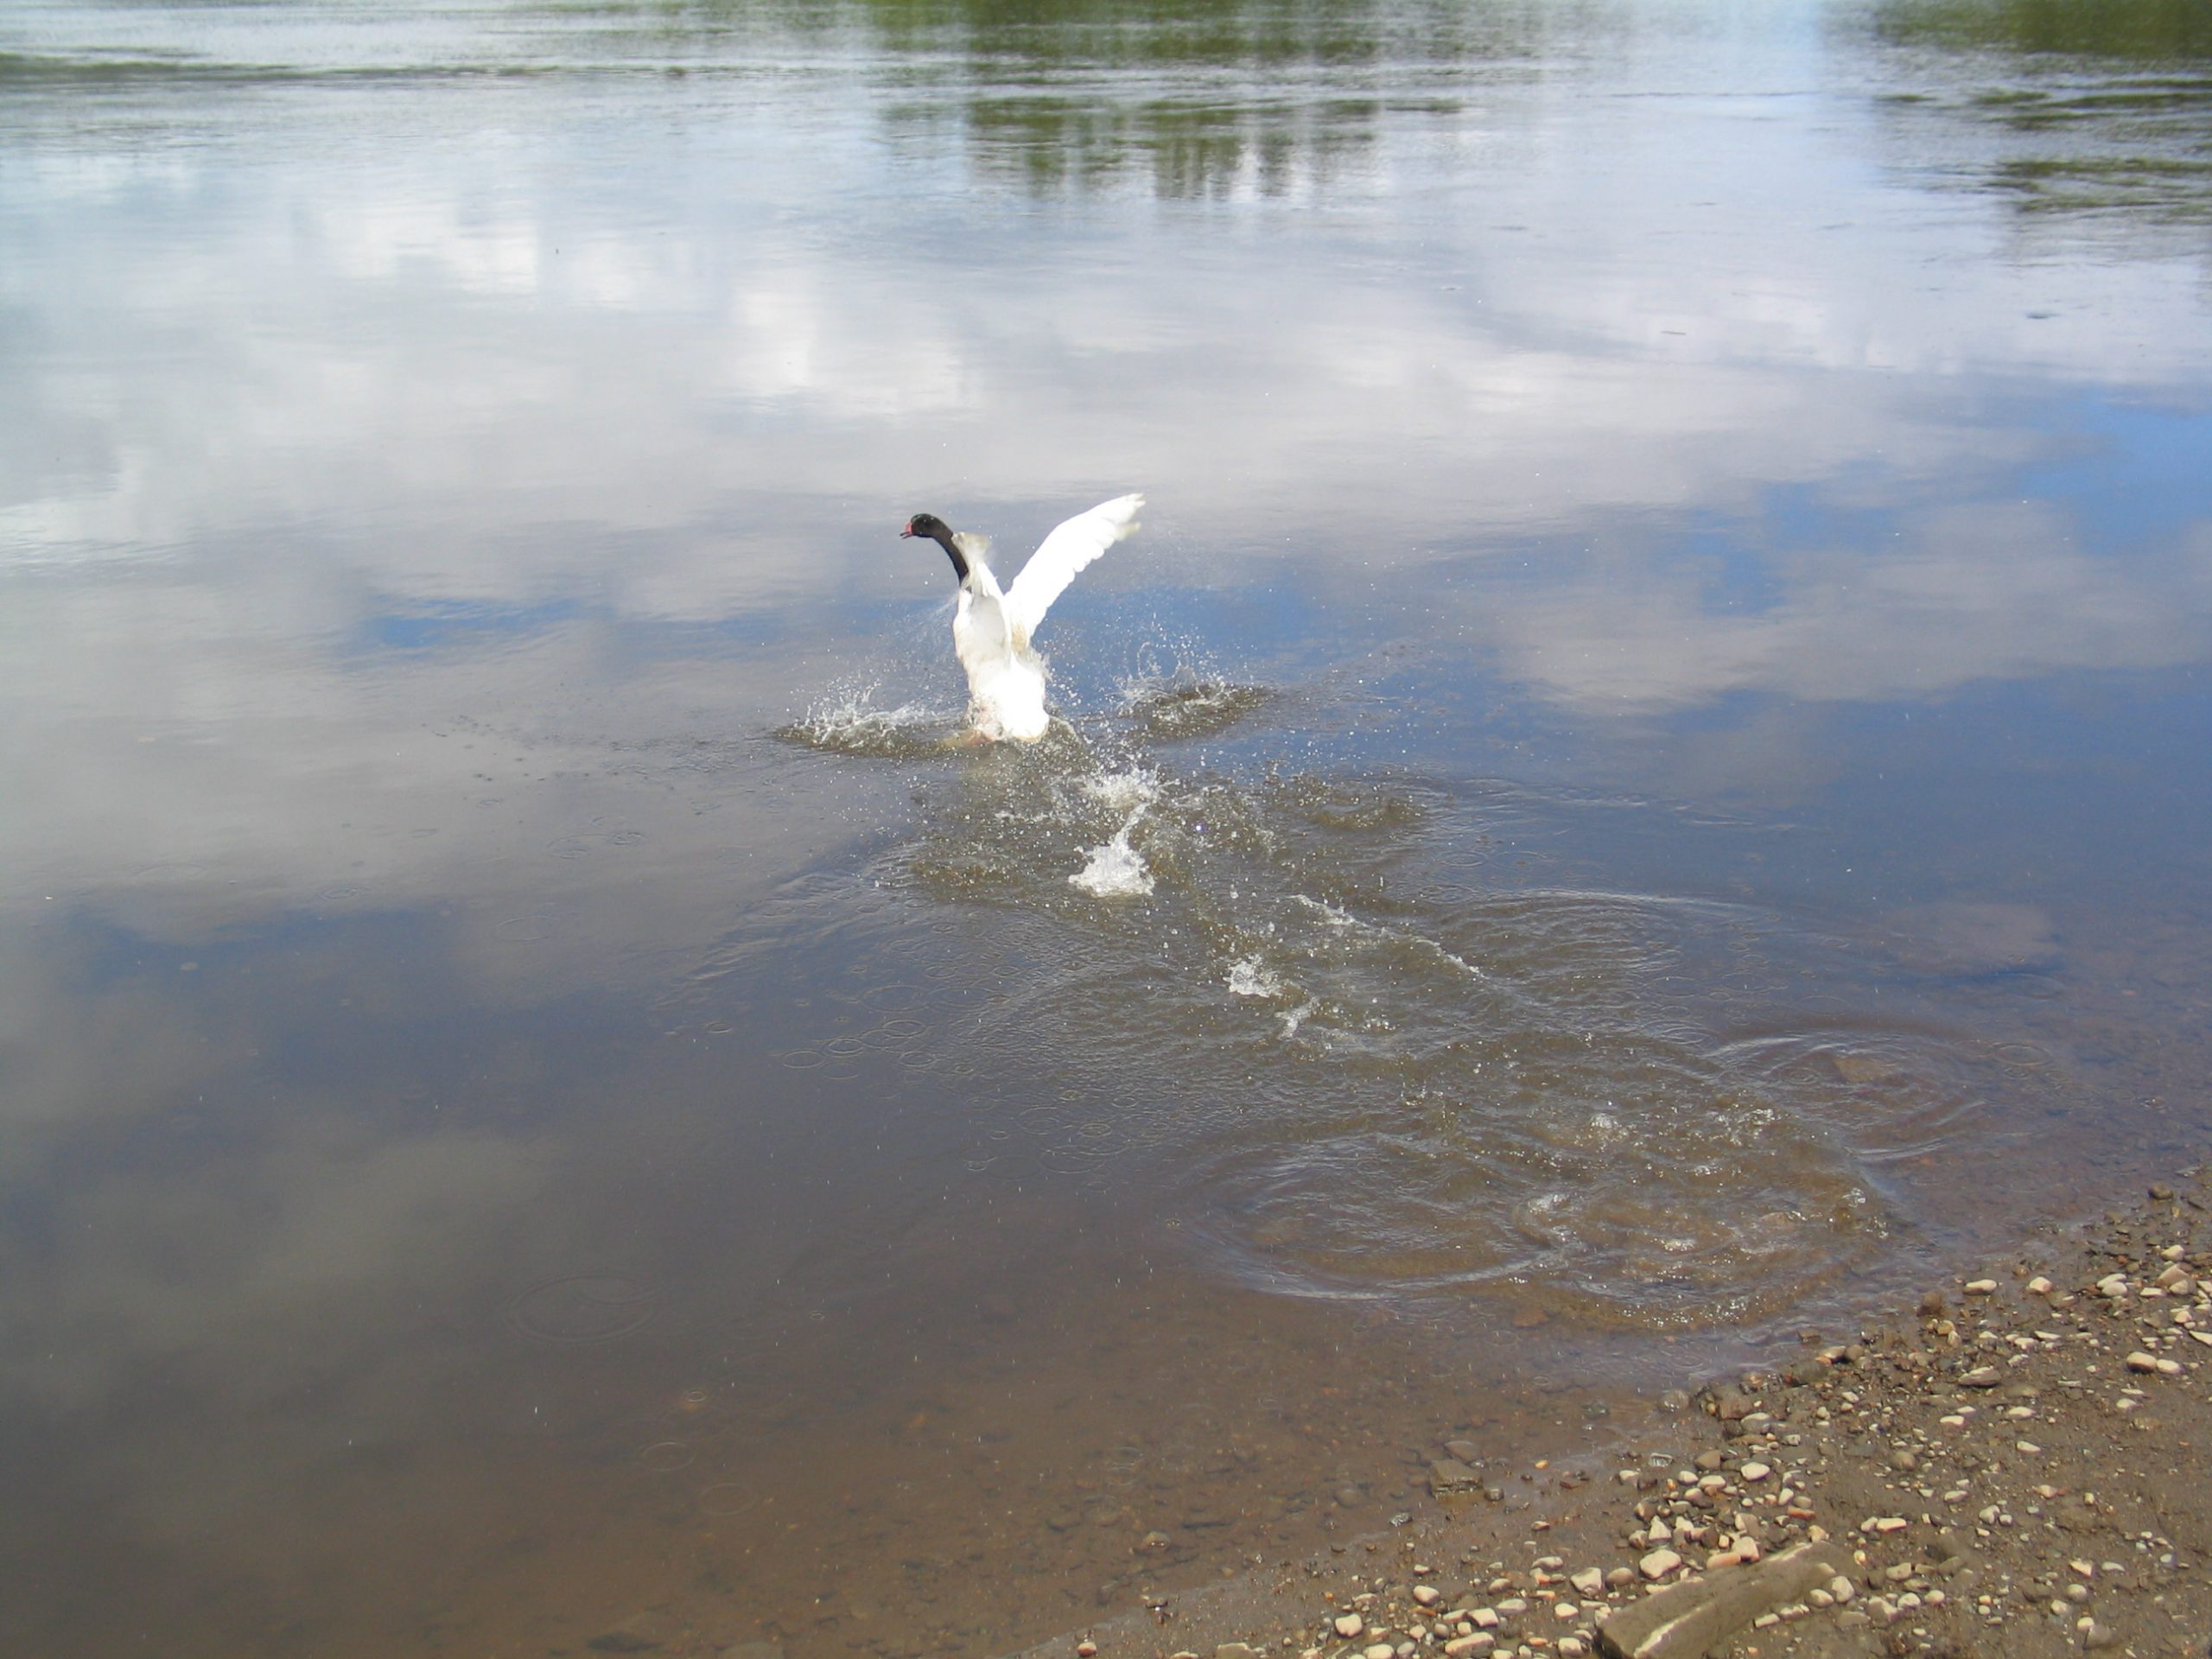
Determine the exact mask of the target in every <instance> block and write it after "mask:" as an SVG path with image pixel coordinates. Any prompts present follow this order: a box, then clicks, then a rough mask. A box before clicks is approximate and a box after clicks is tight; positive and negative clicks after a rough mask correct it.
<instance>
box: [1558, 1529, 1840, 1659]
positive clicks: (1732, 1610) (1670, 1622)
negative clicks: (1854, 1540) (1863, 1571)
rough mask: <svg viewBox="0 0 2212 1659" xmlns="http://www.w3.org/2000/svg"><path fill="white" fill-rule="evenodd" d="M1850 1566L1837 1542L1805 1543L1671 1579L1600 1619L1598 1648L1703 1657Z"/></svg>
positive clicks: (1658, 1656)
mask: <svg viewBox="0 0 2212 1659" xmlns="http://www.w3.org/2000/svg"><path fill="white" fill-rule="evenodd" d="M1669 1553H1671V1552H1669ZM1851 1565H1852V1564H1851V1560H1850V1558H1849V1557H1847V1556H1846V1555H1845V1554H1843V1553H1842V1552H1841V1551H1840V1550H1838V1549H1837V1548H1834V1546H1833V1545H1830V1544H1810V1543H1808V1544H1800V1545H1798V1546H1797V1547H1796V1548H1794V1549H1785V1550H1783V1551H1782V1552H1780V1553H1779V1554H1774V1555H1770V1556H1768V1557H1767V1558H1766V1560H1764V1561H1760V1562H1758V1563H1756V1564H1754V1565H1751V1566H1745V1567H1738V1568H1736V1569H1734V1570H1733V1571H1731V1572H1727V1573H1719V1574H1716V1575H1715V1576H1713V1577H1712V1578H1708V1579H1692V1580H1686V1581H1684V1582H1682V1583H1680V1584H1674V1585H1669V1586H1667V1587H1666V1588H1665V1589H1663V1590H1657V1591H1655V1592H1652V1593H1651V1594H1650V1595H1649V1596H1647V1597H1646V1598H1645V1599H1643V1600H1642V1601H1640V1602H1637V1603H1636V1604H1635V1605H1632V1606H1628V1607H1622V1608H1618V1609H1616V1610H1615V1611H1611V1612H1610V1613H1607V1614H1606V1615H1605V1617H1604V1618H1601V1619H1599V1621H1598V1650H1599V1652H1600V1653H1602V1654H1604V1655H1605V1659H1700V1656H1702V1655H1703V1654H1705V1653H1706V1652H1707V1651H1708V1650H1709V1649H1713V1648H1714V1647H1717V1646H1718V1645H1719V1644H1720V1643H1723V1642H1725V1641H1726V1640H1727V1639H1728V1638H1729V1637H1732V1636H1733V1635H1734V1634H1735V1633H1736V1632H1737V1631H1738V1630H1745V1629H1748V1628H1749V1627H1750V1626H1751V1624H1753V1623H1754V1622H1755V1621H1756V1620H1758V1618H1761V1617H1763V1616H1764V1615H1767V1614H1770V1613H1775V1612H1777V1611H1778V1610H1779V1609H1781V1608H1783V1607H1784V1606H1786V1605H1790V1604H1792V1603H1795V1602H1797V1601H1800V1600H1802V1599H1803V1598H1804V1596H1805V1595H1806V1593H1807V1592H1809V1591H1811V1590H1812V1589H1814V1588H1815V1586H1827V1584H1829V1583H1830V1582H1831V1581H1832V1580H1835V1579H1837V1578H1839V1577H1842V1576H1845V1575H1847V1574H1848V1573H1849V1572H1850V1571H1851Z"/></svg>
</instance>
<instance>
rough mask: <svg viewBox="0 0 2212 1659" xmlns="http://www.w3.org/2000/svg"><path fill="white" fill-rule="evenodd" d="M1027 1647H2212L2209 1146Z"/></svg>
mask: <svg viewBox="0 0 2212 1659" xmlns="http://www.w3.org/2000/svg"><path fill="white" fill-rule="evenodd" d="M1804 1337H1805V1340H1804V1342H1803V1344H1802V1351H1801V1352H1800V1353H1799V1355H1797V1356H1796V1357H1793V1358H1792V1360H1791V1361H1790V1363H1788V1364H1786V1365H1782V1366H1778V1367H1777V1368H1775V1369H1773V1370H1763V1371H1751V1372H1748V1373H1745V1374H1743V1375H1740V1376H1727V1377H1723V1378H1717V1379H1713V1380H1712V1381H1711V1382H1709V1383H1707V1384H1706V1385H1705V1386H1703V1387H1701V1388H1700V1389H1697V1390H1695V1391H1694V1393H1693V1392H1690V1391H1687V1390H1685V1391H1681V1392H1675V1393H1670V1394H1668V1395H1662V1396H1661V1397H1659V1398H1657V1399H1656V1400H1654V1401H1651V1402H1648V1403H1649V1416H1648V1419H1647V1420H1646V1421H1645V1423H1644V1425H1643V1426H1642V1427H1638V1428H1637V1429H1635V1430H1633V1431H1631V1432H1630V1433H1626V1434H1624V1436H1623V1437H1622V1439H1621V1440H1618V1442H1617V1443H1615V1444H1613V1445H1612V1446H1609V1447H1608V1448H1607V1449H1606V1451H1605V1452H1602V1453H1599V1454H1595V1455H1592V1456H1589V1457H1584V1458H1579V1459H1572V1460H1568V1459H1560V1460H1547V1461H1536V1462H1532V1463H1530V1464H1529V1465H1526V1466H1519V1467H1516V1466H1512V1465H1510V1464H1509V1463H1507V1462H1505V1461H1504V1460H1502V1459H1497V1458H1494V1457H1493V1458H1491V1459H1488V1460H1485V1459H1483V1458H1482V1456H1481V1455H1480V1452H1479V1449H1478V1448H1477V1447H1475V1446H1471V1445H1470V1444H1467V1443H1465V1442H1464V1441H1453V1442H1446V1441H1443V1440H1440V1441H1439V1443H1438V1444H1437V1445H1436V1446H1434V1447H1433V1448H1432V1452H1431V1456H1430V1460H1429V1463H1428V1467H1427V1486H1428V1489H1429V1494H1430V1501H1429V1502H1428V1503H1427V1504H1425V1505H1422V1506H1421V1507H1420V1508H1419V1509H1418V1510H1415V1511H1414V1512H1411V1513H1408V1514H1406V1515H1403V1516H1399V1517H1397V1520H1398V1522H1400V1523H1401V1524H1398V1525H1395V1526H1394V1527H1393V1528H1392V1529H1390V1530H1389V1531H1388V1532H1384V1533H1380V1534H1377V1535H1374V1536H1371V1537H1366V1538H1361V1539H1356V1540H1353V1541H1348V1542H1345V1543H1341V1544H1336V1545H1332V1547H1331V1548H1330V1549H1329V1551H1328V1552H1327V1553H1326V1554H1324V1555H1322V1556H1320V1557H1318V1558H1315V1559H1311V1560H1304V1561H1298V1562H1287V1563H1281V1564H1279V1565H1277V1566H1275V1567H1263V1568H1261V1569H1259V1570H1255V1572H1254V1573H1250V1574H1248V1575H1246V1576H1245V1577H1244V1578H1243V1579H1241V1580H1236V1581H1233V1582H1230V1583H1225V1584H1221V1585H1217V1586H1208V1587H1205V1588H1203V1589H1199V1590H1196V1591H1192V1592H1187V1593H1185V1594H1182V1595H1161V1596H1159V1597H1157V1598H1155V1599H1150V1600H1148V1602H1147V1605H1145V1606H1143V1607H1142V1608H1141V1610H1139V1611H1135V1612H1132V1613H1129V1614H1126V1615H1123V1616H1122V1617H1119V1618H1114V1619H1112V1620H1110V1621H1108V1622H1103V1623H1101V1624H1098V1625H1096V1626H1095V1627H1094V1628H1092V1629H1090V1630H1085V1631H1080V1632H1071V1633H1070V1634H1068V1635H1066V1636H1065V1637H1060V1638H1058V1639H1056V1640H1055V1641H1053V1642H1052V1643H1045V1644H1041V1645H1040V1646H1039V1647H1037V1648H1034V1649H1030V1652H1029V1656H1025V1659H1069V1656H1071V1655H1072V1656H1074V1659H1209V1656H1211V1659H1429V1656H1440V1659H1592V1656H1602V1659H1694V1656H1696V1655H1700V1654H1705V1653H1713V1654H1715V1655H1719V1656H1727V1659H1877V1656H1878V1659H1911V1656H1916V1655H1923V1654H1927V1655H1936V1656H1942V1659H1983V1656H1986V1659H2036V1656H2043V1655H2052V1656H2056V1655H2061V1654H2065V1655H2076V1654H2083V1653H2104V1654H2111V1655H2114V1656H2128V1659H2166V1656H2171V1659H2182V1656H2190V1659H2206V1656H2208V1654H2212V1645H2208V1644H2209V1643H2212V1457H2208V1455H2207V1453H2208V1451H2209V1450H2212V1175H2208V1173H2207V1172H2205V1171H2202V1170H2192V1171H2189V1172H2185V1173H2183V1174H2182V1175H2181V1176H2179V1177H2177V1178H2176V1179H2175V1180H2174V1181H2173V1182H2172V1184H2171V1185H2164V1184H2161V1185H2154V1186H2152V1187H2151V1188H2150V1189H2149V1191H2148V1193H2147V1195H2146V1196H2145V1198H2143V1199H2142V1200H2141V1201H2140V1202H2139V1204H2137V1205H2135V1206H2134V1207H2133V1208H2132V1209H2130V1210H2129V1211H2126V1212H2124V1213H2113V1214H2108V1215H2107V1216H2105V1217H2103V1218H2102V1219H2101V1220H2100V1221H2097V1222H2095V1223H2094V1224H2088V1225H2085V1226H2082V1227H2079V1228H2075V1229H2072V1230H2068V1231H2066V1232H2063V1233H2058V1234H2054V1235H2052V1236H2049V1237H2046V1238H2043V1239H2040V1240H2038V1241H2037V1242H2036V1243H2033V1244H2031V1245H2029V1246H2027V1247H2024V1248H2023V1249H2020V1250H2018V1252H2017V1253H2015V1254H2014V1255H2012V1256H2011V1257H2009V1258H2008V1259H2006V1260H2005V1261H2002V1262H1995V1263H1991V1264H1988V1265H1987V1266H1986V1268H1984V1269H1983V1270H1980V1271H1978V1272H1974V1273H1971V1274H1963V1275H1961V1277H1959V1278H1958V1279H1956V1280H1955V1281H1951V1282H1949V1283H1948V1284H1944V1285H1942V1286H1937V1287H1930V1288H1929V1290H1928V1291H1927V1293H1926V1294H1924V1295H1923V1297H1921V1299H1920V1300H1919V1301H1918V1304H1917V1306H1915V1307H1912V1308H1910V1309H1900V1310H1899V1311H1898V1312H1897V1315H1896V1316H1895V1317H1894V1318H1893V1319H1890V1320H1889V1321H1887V1322H1884V1323H1876V1324H1870V1325H1866V1327H1865V1328H1863V1329H1859V1330H1856V1331H1853V1332H1834V1333H1820V1332H1806V1333H1804Z"/></svg>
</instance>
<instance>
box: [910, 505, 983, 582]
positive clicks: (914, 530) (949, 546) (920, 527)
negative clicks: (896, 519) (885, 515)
mask: <svg viewBox="0 0 2212 1659" xmlns="http://www.w3.org/2000/svg"><path fill="white" fill-rule="evenodd" d="M899 534H900V535H901V536H920V537H925V538H926V539H928V540H930V541H932V542H935V543H937V544H938V546H939V547H941V548H943V549H944V553H945V556H946V557H947V558H949V559H950V560H951V561H952V574H953V575H956V576H957V577H958V578H959V579H960V580H961V581H963V582H965V581H967V580H968V559H967V556H966V555H965V554H963V553H962V552H961V550H960V544H959V543H957V542H956V541H954V540H953V538H952V526H951V525H950V524H946V523H945V522H944V519H942V518H938V516H937V515H936V514H935V513H933V512H918V513H916V514H915V515H914V516H913V517H912V518H909V519H908V520H907V521H906V529H904V530H902V531H899Z"/></svg>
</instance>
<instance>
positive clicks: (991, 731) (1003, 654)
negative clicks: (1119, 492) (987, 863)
mask: <svg viewBox="0 0 2212 1659" xmlns="http://www.w3.org/2000/svg"><path fill="white" fill-rule="evenodd" d="M1142 505H1144V497H1142V496H1141V495H1123V496H1117V497H1116V498H1115V499H1113V500H1111V501H1105V502H1101V503H1100V504H1099V505H1097V506H1095V507H1093V508H1091V510H1090V512H1079V513H1077V514H1076V516H1075V517H1074V518H1071V519H1069V520H1068V521H1067V522H1066V523H1065V524H1061V525H1060V526H1059V527H1058V528H1057V529H1056V530H1054V531H1052V534H1051V535H1049V536H1047V537H1046V538H1045V540H1044V543H1043V545H1041V546H1040V547H1039V548H1038V550H1036V551H1035V552H1034V553H1033V554H1031V555H1030V556H1029V563H1027V564H1026V565H1024V566H1022V568H1021V574H1020V575H1018V576H1016V577H1015V578H1014V585H1013V586H1012V587H1011V588H1007V589H1005V590H1004V591H1003V592H1001V590H1000V588H999V582H998V578H997V577H996V576H995V575H992V574H991V567H990V566H989V565H988V564H986V563H983V555H984V553H985V551H986V550H988V548H989V546H990V543H989V542H988V541H987V540H986V539H985V538H984V537H981V536H969V535H966V534H964V533H956V532H955V531H953V530H952V528H951V527H950V525H948V524H946V523H945V522H944V519H942V518H938V517H937V516H936V515H935V514H933V513H927V512H918V513H916V514H915V515H914V516H913V517H912V518H909V519H908V520H907V521H906V529H904V530H902V531H899V534H900V535H901V536H920V537H926V538H927V539H929V540H931V541H933V542H935V543H937V544H938V546H940V547H942V548H943V549H944V550H945V554H946V556H948V557H949V558H950V559H951V561H952V568H953V569H954V571H955V572H956V573H957V575H959V577H960V607H959V609H957V611H955V612H954V613H953V616H952V650H953V654H954V655H955V656H957V657H958V658H960V666H961V667H963V668H964V669H966V670H967V671H968V696H969V704H970V712H971V714H972V715H973V717H974V719H975V722H976V734H978V735H979V736H982V737H985V738H997V737H1014V738H1019V739H1020V740H1021V741H1023V742H1025V743H1033V742H1035V741H1037V740H1038V739H1039V738H1040V737H1042V736H1044V735H1045V729H1046V727H1047V726H1048V725H1050V724H1051V721H1050V720H1049V719H1048V718H1047V716H1046V713H1045V663H1044V659H1043V658H1040V657H1039V656H1038V654H1037V653H1036V652H1034V651H1033V650H1032V649H1031V648H1030V645H1029V636H1030V635H1031V634H1032V633H1033V632H1036V629H1037V625H1038V624H1039V622H1042V621H1043V620H1045V613H1046V610H1048V609H1049V608H1050V607H1051V606H1052V601H1054V600H1056V599H1058V597H1059V596H1060V594H1061V591H1062V590H1063V589H1064V588H1066V587H1067V585H1068V583H1069V582H1072V581H1074V580H1075V573H1076V572H1077V571H1078V570H1080V569H1083V568H1084V566H1085V565H1087V564H1089V563H1090V562H1091V561H1092V560H1093V559H1095V558H1096V557H1097V556H1099V555H1100V554H1101V553H1103V552H1104V551H1105V550H1107V549H1108V548H1109V547H1111V546H1113V545H1114V543H1116V542H1118V541H1120V540H1121V539H1122V537H1124V536H1126V535H1128V533H1129V532H1130V531H1133V530H1135V528H1136V527H1137V526H1136V512H1137V509H1138V508H1139V507H1141V506H1142Z"/></svg>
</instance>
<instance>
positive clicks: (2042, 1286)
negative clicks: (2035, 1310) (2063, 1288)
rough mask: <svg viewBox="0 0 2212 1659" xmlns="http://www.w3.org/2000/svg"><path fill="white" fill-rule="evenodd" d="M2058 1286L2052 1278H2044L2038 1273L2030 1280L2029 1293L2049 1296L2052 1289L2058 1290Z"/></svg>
mask: <svg viewBox="0 0 2212 1659" xmlns="http://www.w3.org/2000/svg"><path fill="white" fill-rule="evenodd" d="M2057 1288H2058V1287H2057V1286H2056V1285H2054V1284H2052V1283H2051V1282H2050V1280H2048V1279H2046V1278H2044V1276H2043V1275H2042V1274H2037V1275H2036V1276H2035V1277H2034V1278H2032V1279H2031V1280H2029V1281H2028V1294H2029V1295H2031V1296H2048V1295H2050V1293H2051V1292H2052V1291H2054V1290H2056V1289H2057Z"/></svg>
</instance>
